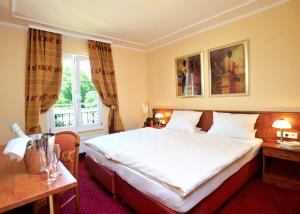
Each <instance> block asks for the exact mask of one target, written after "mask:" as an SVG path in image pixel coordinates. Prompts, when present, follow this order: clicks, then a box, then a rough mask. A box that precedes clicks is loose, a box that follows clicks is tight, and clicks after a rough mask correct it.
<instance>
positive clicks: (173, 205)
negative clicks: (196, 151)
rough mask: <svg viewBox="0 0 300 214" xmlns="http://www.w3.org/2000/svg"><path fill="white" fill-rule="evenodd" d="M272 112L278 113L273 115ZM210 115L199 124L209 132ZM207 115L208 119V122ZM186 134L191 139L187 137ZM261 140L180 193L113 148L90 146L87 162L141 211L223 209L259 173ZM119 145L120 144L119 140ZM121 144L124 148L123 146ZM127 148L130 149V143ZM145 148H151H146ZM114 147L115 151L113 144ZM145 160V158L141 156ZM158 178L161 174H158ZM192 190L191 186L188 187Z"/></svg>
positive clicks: (152, 133) (96, 173)
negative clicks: (105, 148)
mask: <svg viewBox="0 0 300 214" xmlns="http://www.w3.org/2000/svg"><path fill="white" fill-rule="evenodd" d="M164 111H166V110H164ZM204 113H205V112H204ZM208 113H210V112H208ZM165 114H166V113H165ZM271 115H272V116H274V115H273V114H271ZM207 116H208V114H207V113H206V114H204V115H202V117H201V120H202V124H201V120H200V122H199V124H198V127H201V128H202V130H204V131H206V130H205V129H206V125H205V124H207V122H208V119H207V118H208V117H207ZM264 116H265V115H264V114H263V115H262V116H261V115H260V118H259V119H258V121H257V124H256V128H257V129H258V130H257V134H258V136H259V135H260V136H261V137H262V138H264V137H267V135H261V133H265V131H264V130H261V129H259V128H261V125H260V121H261V120H262V119H264ZM269 116H270V115H269ZM203 118H204V119H205V118H206V119H205V120H204V122H203ZM263 127H264V126H263ZM148 129H151V128H148ZM145 131H146V130H142V129H141V131H140V132H141V133H142V132H145ZM162 132H164V130H151V131H150V133H151V135H155V133H159V134H161V133H162ZM267 133H269V132H267ZM159 134H158V136H159ZM195 135H197V136H200V138H205V139H206V141H207V136H206V135H205V132H198V133H195ZM137 136H138V137H139V136H143V134H140V133H139V134H137ZM183 137H185V138H187V136H183ZM210 138H211V137H210ZM131 140H132V142H133V143H132V144H133V145H131V146H132V148H135V147H136V145H134V142H136V141H137V139H136V138H133V139H131ZM208 140H209V139H208ZM96 141H97V139H96ZM116 141H118V138H116ZM219 141H221V142H226V141H227V142H230V141H234V139H230V138H222V139H219ZM261 143H262V140H261V139H255V140H252V142H251V143H250V144H251V146H250V147H251V148H250V149H249V148H248V149H246V150H245V151H244V152H242V153H241V155H240V156H237V157H235V158H234V159H233V161H232V162H230V163H229V164H227V165H226V164H225V166H224V167H223V168H222V169H221V170H219V171H218V172H216V173H215V174H212V176H210V177H209V178H207V179H204V182H202V183H200V184H199V183H198V184H197V182H195V183H196V185H194V187H195V188H190V191H186V192H183V193H182V194H181V195H180V194H179V192H176V191H174V189H172V188H170V186H167V185H166V183H164V182H163V181H161V180H158V179H157V177H156V178H155V177H153V176H152V175H151V174H150V175H151V176H149V174H147V173H148V172H147V173H145V171H141V170H140V169H139V168H138V167H135V165H134V164H133V165H130V164H128V163H126V158H125V162H122V161H121V160H120V159H118V158H116V157H114V158H112V157H109V156H110V155H111V156H113V155H114V154H112V153H111V154H110V153H109V151H106V152H107V153H105V152H104V153H103V151H102V152H101V150H99V149H97V148H95V147H93V146H91V145H89V147H88V148H87V157H86V163H87V167H88V169H89V170H90V171H91V173H92V174H93V175H94V176H95V177H96V178H97V179H98V180H99V181H100V182H101V183H102V184H103V185H104V186H105V187H106V188H107V189H109V190H110V191H111V192H112V193H113V194H116V195H118V196H120V197H121V198H122V199H123V200H124V201H126V202H128V203H129V204H130V205H131V206H132V207H133V208H135V209H136V210H137V211H138V212H140V213H145V212H146V213H149V212H152V213H153V212H155V213H186V212H189V213H199V212H205V213H211V212H214V211H215V210H216V209H217V208H219V207H220V206H221V205H222V204H223V203H224V202H225V201H226V200H227V199H228V198H229V197H230V196H231V195H232V194H234V192H236V191H237V190H238V189H239V188H240V187H241V186H242V185H243V184H244V183H245V182H247V180H248V179H249V178H251V176H253V175H254V174H255V173H256V172H257V170H258V166H259V164H258V163H259V151H260V145H261ZM116 145H119V144H117V143H116ZM167 146H168V145H167ZM120 147H121V148H122V146H120ZM125 147H126V148H127V147H128V146H125ZM141 148H143V147H141ZM145 149H148V148H147V147H145ZM112 150H115V148H113V146H112ZM125 150H126V149H125ZM99 151H100V152H99ZM130 151H131V149H128V151H127V152H128V154H129V157H127V161H128V160H131V159H130ZM123 152H124V151H123ZM125 153H126V152H125ZM220 155H221V154H220ZM117 156H118V155H117ZM128 158H129V159H128ZM141 159H143V158H142V157H141ZM123 161H124V160H123ZM145 161H147V160H145ZM151 161H153V160H151ZM129 162H131V161H129ZM150 165H151V164H150ZM171 173H172V172H171ZM185 173H187V172H185ZM208 174H209V173H208ZM171 175H172V174H171ZM187 175H188V174H187ZM191 175H192V174H191ZM197 176H200V175H197ZM158 178H160V177H159V176H158ZM171 182H172V181H171ZM175 183H176V182H175ZM179 183H180V182H179ZM175 186H176V185H175ZM183 186H184V185H183ZM188 189H189V188H188V187H187V188H186V189H185V190H188ZM137 198H138V200H137Z"/></svg>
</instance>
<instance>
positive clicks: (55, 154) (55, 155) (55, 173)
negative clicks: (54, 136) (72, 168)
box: [51, 144, 61, 178]
mask: <svg viewBox="0 0 300 214" xmlns="http://www.w3.org/2000/svg"><path fill="white" fill-rule="evenodd" d="M59 157H60V148H59V145H58V144H55V145H54V152H53V173H52V174H51V177H52V178H57V177H58V176H59V175H61V172H58V171H57V167H58V162H59Z"/></svg>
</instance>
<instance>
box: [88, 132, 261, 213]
mask: <svg viewBox="0 0 300 214" xmlns="http://www.w3.org/2000/svg"><path fill="white" fill-rule="evenodd" d="M126 133H127V134H125V135H124V133H123V134H117V135H114V137H113V138H112V137H111V136H110V137H108V136H101V137H97V138H93V139H90V140H88V141H86V142H85V145H86V146H87V148H86V153H87V155H88V156H89V157H90V158H91V159H93V160H94V161H95V162H97V163H99V164H100V165H102V166H104V167H106V168H108V169H109V170H111V171H113V172H115V173H116V174H118V175H119V176H120V177H121V178H122V179H123V180H124V181H126V182H127V183H128V184H130V185H131V186H133V187H135V188H136V189H137V190H139V191H140V192H142V193H144V194H146V195H148V196H151V198H154V199H156V200H158V201H160V202H161V203H162V204H164V205H165V206H167V207H169V208H170V209H172V210H174V211H176V212H179V213H184V212H187V211H189V210H190V209H192V208H193V207H194V206H195V205H196V204H198V203H199V202H200V201H201V200H203V199H204V198H205V197H207V196H208V195H209V194H211V193H212V192H213V191H214V190H216V189H217V188H218V187H219V186H220V185H221V184H222V183H223V182H224V181H225V180H226V179H227V178H229V177H230V176H231V175H233V174H234V173H236V172H237V171H238V170H239V169H240V168H241V167H242V166H244V165H245V164H246V163H247V162H249V161H251V160H252V159H253V158H254V157H255V156H256V155H257V154H258V152H259V150H260V147H261V143H262V140H261V139H253V140H241V139H238V140H237V139H234V138H228V137H217V136H209V135H207V133H206V132H201V131H195V132H193V133H189V134H186V133H182V134H181V133H180V132H179V131H174V130H173V131H172V130H164V129H153V128H146V129H138V130H134V131H130V132H126ZM164 135H165V136H164ZM170 135H172V136H175V137H173V138H170ZM150 136H151V137H150ZM165 137H168V139H171V140H172V141H176V139H178V142H177V143H172V142H169V144H166V146H169V147H170V145H171V147H172V146H173V145H174V147H180V146H187V145H191V144H188V142H189V141H190V143H193V142H194V141H195V140H196V141H197V140H199V139H200V140H199V142H202V141H203V139H204V140H205V142H206V143H207V144H214V146H215V145H217V144H218V143H222V145H221V146H223V148H222V149H223V150H224V148H226V147H227V146H224V145H226V144H228V147H229V149H228V151H229V153H231V152H230V151H232V153H234V152H236V153H239V154H238V155H232V154H231V155H229V156H230V158H231V161H227V163H226V164H221V165H220V166H222V167H219V169H218V170H213V173H211V176H210V177H207V178H203V179H202V180H203V182H200V183H199V182H198V181H197V182H198V183H195V184H197V185H196V187H195V188H194V187H193V188H192V189H191V190H190V191H188V192H185V193H186V194H185V195H183V193H182V194H180V192H178V191H176V188H175V189H174V188H172V185H171V186H170V185H166V183H165V181H168V179H167V178H166V179H165V180H164V179H161V178H160V177H154V176H153V174H151V173H152V171H150V172H149V174H148V171H147V170H146V171H145V170H143V168H139V166H137V164H136V163H135V162H133V163H131V162H132V161H130V163H129V162H128V161H126V160H128V159H126V155H127V156H128V155H132V154H131V152H130V151H132V148H140V152H139V151H138V153H139V154H140V153H141V154H140V155H141V156H143V151H142V150H143V148H144V149H149V148H152V147H149V148H148V147H147V146H140V145H142V144H145V145H146V144H147V145H148V144H149V143H150V142H152V143H153V142H157V144H158V145H159V144H160V143H162V142H164V140H165V139H166V138H165ZM180 137H183V138H184V139H185V140H184V141H182V139H180ZM145 138H146V139H145ZM188 138H191V139H188ZM137 139H139V140H137ZM141 139H142V140H141ZM210 141H211V142H210ZM159 142H160V143H159ZM108 144H109V146H107V145H108ZM103 145H104V146H103ZM239 145H240V147H243V146H244V147H245V149H244V150H242V152H241V151H239V149H237V150H236V151H235V148H236V147H239ZM245 145H247V146H245ZM139 146H140V147H139ZM160 146H161V144H160ZM128 148H129V149H128ZM153 148H155V146H154V147H153ZM159 148H160V147H159ZM195 148H198V144H197V145H196V147H195ZM212 148H214V147H212ZM151 150H153V149H151ZM181 150H182V148H181V149H179V150H178V151H179V152H180V151H181ZM191 150H195V152H197V149H191ZM178 151H176V152H178ZM199 151H200V150H199ZM199 151H198V152H199ZM228 151H227V152H228ZM122 152H123V153H124V154H125V157H124V158H120V157H119V155H120V153H122ZM126 152H127V153H126ZM144 152H145V151H144ZM152 152H153V151H152ZM161 152H166V151H165V150H162V151H161ZM188 152H191V151H190V150H188ZM225 153H226V149H225ZM149 154H150V155H151V154H153V153H151V152H150V151H149ZM199 154H200V153H199ZM173 155H174V154H173ZM187 155H190V154H187ZM211 155H213V154H211ZM220 155H221V154H219V156H220ZM158 156H159V155H158ZM191 157H192V156H191ZM195 157H196V156H195ZM224 157H226V155H224V156H222V157H220V159H226V158H224ZM127 158H129V160H132V159H134V158H132V157H130V156H129V157H127ZM137 158H138V157H137ZM208 158H209V157H208ZM140 159H143V157H140ZM214 159H218V157H215V158H214ZM173 160H174V159H173ZM199 160H203V159H197V160H196V161H199ZM208 160H209V159H208ZM150 161H153V159H152V160H151V159H150ZM158 161H160V160H158ZM173 162H176V159H175V160H174V161H173ZM187 163H188V162H187ZM150 165H151V164H150ZM175 165H176V163H175ZM175 165H174V164H172V165H171V167H172V166H175ZM196 165H199V167H200V166H202V167H203V166H204V165H205V164H203V163H199V164H196ZM146 166H147V165H146ZM194 170H195V172H196V170H197V168H196V167H194ZM172 172H174V170H173V171H171V172H170V173H171V174H172ZM209 172H211V170H210V171H209ZM175 173H176V171H175ZM178 173H180V172H179V171H178ZM185 173H186V174H187V176H188V175H189V173H193V172H189V171H186V172H185ZM154 175H155V172H154ZM191 175H192V174H191ZM200 175H201V174H199V176H200ZM195 176H197V173H196V174H195ZM174 182H176V180H175V181H174ZM198 184H199V185H198ZM188 187H192V185H190V186H188Z"/></svg>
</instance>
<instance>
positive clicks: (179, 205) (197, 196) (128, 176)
mask: <svg viewBox="0 0 300 214" xmlns="http://www.w3.org/2000/svg"><path fill="white" fill-rule="evenodd" d="M201 134H202V133H201ZM261 144H262V140H261V139H255V140H253V143H252V149H251V150H250V151H249V152H248V153H247V154H246V155H244V156H243V157H242V158H240V159H238V160H237V161H235V162H233V163H232V164H231V165H229V166H228V167H226V168H225V169H223V170H222V171H221V172H219V173H218V174H217V175H215V176H213V177H212V178H210V179H209V180H208V181H206V182H205V183H203V184H202V185H200V186H199V187H197V188H196V189H195V190H194V191H193V192H192V193H191V194H189V195H188V196H187V197H182V196H180V195H179V194H178V193H176V192H174V191H172V190H170V189H169V188H166V187H165V186H163V185H162V184H160V183H159V182H157V181H155V180H152V179H151V178H149V177H146V176H144V175H143V174H141V173H139V172H138V171H136V170H134V169H130V168H129V167H126V166H124V165H122V164H120V163H117V162H115V161H113V160H111V159H107V158H106V157H105V156H104V154H102V153H101V152H99V151H96V150H94V149H93V148H90V147H87V150H86V153H87V155H88V156H89V157H91V158H92V159H93V160H94V161H96V162H97V163H99V164H101V165H103V166H105V167H107V168H108V169H110V170H112V171H114V172H116V173H117V174H118V175H119V176H120V177H121V178H122V179H123V180H125V181H126V182H127V183H129V184H130V185H131V186H133V187H135V188H136V189H138V190H139V191H141V192H143V193H144V194H146V195H149V196H151V197H152V198H154V199H156V200H158V201H160V202H161V203H162V204H164V205H165V206H167V207H169V208H170V209H173V210H175V211H176V212H179V213H185V212H187V211H189V210H190V209H192V208H193V207H194V206H195V205H196V204H198V203H199V202H200V201H201V200H203V199H204V198H205V197H206V196H208V195H209V194H210V193H212V192H213V191H214V190H216V189H217V188H218V187H219V186H220V185H221V184H222V183H223V182H224V181H225V180H226V179H227V178H229V177H230V176H231V175H233V174H234V173H236V172H237V171H238V170H239V169H240V168H241V167H242V166H243V165H245V164H246V163H247V162H249V161H250V160H252V159H253V158H254V157H255V156H256V155H257V154H258V153H259V150H260V148H261Z"/></svg>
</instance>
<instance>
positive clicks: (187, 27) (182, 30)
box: [145, 0, 257, 46]
mask: <svg viewBox="0 0 300 214" xmlns="http://www.w3.org/2000/svg"><path fill="white" fill-rule="evenodd" d="M256 1H257V0H250V1H247V2H245V3H243V4H240V5H238V6H235V7H232V8H230V9H228V10H224V11H222V12H220V13H217V14H216V15H213V16H211V17H209V18H206V19H203V20H200V21H197V22H195V23H193V24H191V25H188V26H186V27H183V28H180V29H178V30H176V31H174V32H172V33H170V34H167V35H165V36H162V37H160V38H158V39H155V40H153V41H151V42H149V43H147V44H145V46H149V45H151V44H153V43H155V42H158V41H160V40H163V39H167V38H168V37H171V36H174V35H176V34H178V33H181V32H184V31H186V30H188V29H191V28H193V27H196V26H197V25H200V24H203V23H205V22H208V21H211V20H213V19H215V18H218V17H221V16H223V15H226V14H228V13H230V12H232V11H235V10H237V9H240V8H242V7H245V6H247V5H249V4H252V3H254V2H256Z"/></svg>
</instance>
